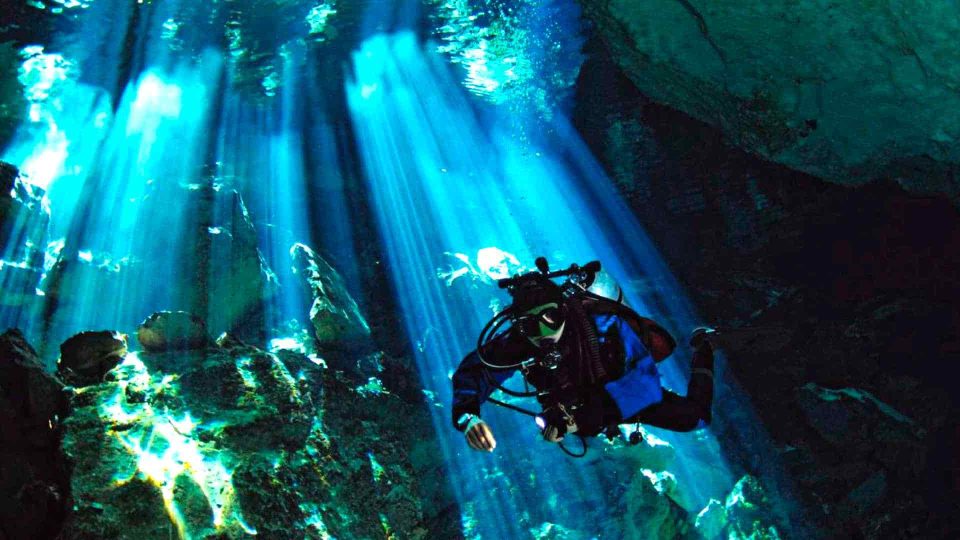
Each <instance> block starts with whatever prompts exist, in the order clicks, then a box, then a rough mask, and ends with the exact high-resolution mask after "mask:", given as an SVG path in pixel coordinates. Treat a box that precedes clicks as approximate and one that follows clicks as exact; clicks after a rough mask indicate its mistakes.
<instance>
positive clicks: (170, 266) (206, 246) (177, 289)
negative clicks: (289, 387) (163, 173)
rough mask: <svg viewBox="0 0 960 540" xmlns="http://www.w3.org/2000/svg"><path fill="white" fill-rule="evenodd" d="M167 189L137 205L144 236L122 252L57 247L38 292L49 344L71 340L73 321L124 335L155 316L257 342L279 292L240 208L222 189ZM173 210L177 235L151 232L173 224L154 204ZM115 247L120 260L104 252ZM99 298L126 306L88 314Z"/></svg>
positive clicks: (94, 240) (75, 244)
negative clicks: (177, 215) (187, 318)
mask: <svg viewBox="0 0 960 540" xmlns="http://www.w3.org/2000/svg"><path fill="white" fill-rule="evenodd" d="M170 184H172V185H166V186H163V187H157V188H155V189H156V190H157V191H155V192H151V193H149V195H148V196H145V197H144V202H143V205H142V209H141V214H140V221H141V222H143V223H144V224H145V225H144V227H145V231H143V232H142V233H141V235H140V236H137V237H136V238H135V239H134V240H132V241H131V242H130V243H129V245H126V244H124V245H122V246H115V245H114V244H112V243H110V242H104V240H103V238H102V237H99V236H94V237H91V238H81V239H77V240H74V241H72V242H71V243H70V244H68V245H67V246H65V247H64V249H63V250H62V252H61V253H60V254H59V258H58V260H57V262H56V263H55V264H54V266H53V268H52V269H51V270H50V272H48V274H47V278H46V279H45V280H44V283H43V284H42V286H41V288H42V289H43V291H44V293H45V294H46V296H47V300H48V302H47V305H48V306H49V311H50V312H51V313H52V317H51V318H52V319H53V320H52V322H51V324H50V327H51V328H52V330H51V331H52V332H53V334H54V336H55V337H58V336H60V335H62V334H66V335H65V336H64V337H62V338H60V339H65V338H66V337H67V336H69V335H72V334H74V333H76V331H77V330H78V329H77V328H76V326H75V323H74V321H76V320H82V321H83V324H85V325H89V326H94V327H106V328H120V329H121V330H123V331H128V329H127V328H124V327H123V326H122V325H123V324H125V323H127V322H128V321H131V320H135V319H136V318H140V317H143V316H144V315H146V314H148V313H153V312H156V311H159V310H170V311H188V312H190V313H196V314H198V315H200V316H202V317H204V321H205V322H206V324H207V327H208V328H209V329H211V331H215V332H218V333H219V332H223V331H230V332H231V333H234V334H235V335H237V336H238V337H241V338H257V337H260V336H259V333H260V332H262V329H263V327H264V325H263V306H264V302H265V301H269V300H270V299H271V298H272V297H273V295H274V294H275V293H276V291H277V290H278V287H279V285H278V284H277V280H276V276H274V274H273V272H272V271H271V270H270V269H269V267H268V266H267V264H266V263H265V262H264V260H263V258H262V256H261V254H260V251H259V249H258V247H257V234H256V231H255V230H254V228H253V225H252V223H251V221H250V219H249V216H248V215H247V211H246V208H245V207H244V205H243V201H242V200H241V198H240V196H239V195H238V194H237V193H236V192H235V191H231V190H227V189H222V188H217V187H210V186H195V185H188V186H180V185H177V184H176V183H175V182H171V183H170ZM151 188H152V186H151ZM171 200H176V201H178V202H182V204H183V211H182V215H183V216H186V217H184V218H183V220H184V221H185V222H184V223H179V224H178V225H179V226H180V227H181V228H182V229H183V230H182V231H179V233H178V234H168V232H167V231H162V230H157V228H160V227H162V226H163V224H166V223H168V222H169V219H170V218H169V215H168V214H169V208H168V205H167V206H163V205H162V204H161V203H162V202H168V201H171ZM107 226H109V224H101V223H94V224H92V225H91V226H90V227H91V228H92V229H97V228H99V227H107ZM151 233H152V234H151ZM161 233H162V234H161ZM84 243H89V244H92V245H93V246H100V249H93V248H89V249H88V248H87V247H86V246H85V245H84ZM71 244H72V245H71ZM104 244H106V245H104ZM121 247H122V249H124V250H125V251H124V252H123V253H110V252H108V251H103V250H109V249H114V248H117V249H120V248H121ZM158 284H160V285H159V286H158ZM105 297H106V298H112V297H120V298H123V299H124V301H123V302H122V303H119V304H115V305H111V306H110V308H109V309H95V310H91V309H90V305H91V304H94V303H95V304H96V305H99V303H100V302H101V299H102V298H105Z"/></svg>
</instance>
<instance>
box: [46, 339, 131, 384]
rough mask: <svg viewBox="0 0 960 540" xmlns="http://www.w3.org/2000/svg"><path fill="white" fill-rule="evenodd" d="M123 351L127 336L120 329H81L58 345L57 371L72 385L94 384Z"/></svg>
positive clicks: (116, 362)
mask: <svg viewBox="0 0 960 540" xmlns="http://www.w3.org/2000/svg"><path fill="white" fill-rule="evenodd" d="M126 355H127V336H125V335H123V334H121V333H120V332H112V331H109V330H103V331H100V332H81V333H79V334H77V335H75V336H73V337H72V338H70V339H68V340H66V341H64V342H63V344H62V345H60V359H59V360H58V361H57V373H58V374H59V375H60V377H61V378H62V379H63V381H64V382H66V383H67V384H70V385H73V386H87V385H89V384H96V383H98V382H100V381H101V380H103V376H104V375H105V374H106V373H107V372H108V371H110V370H111V369H113V367H114V366H116V365H117V364H119V363H120V361H121V360H123V357H124V356H126Z"/></svg>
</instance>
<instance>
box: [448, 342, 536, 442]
mask: <svg viewBox="0 0 960 540" xmlns="http://www.w3.org/2000/svg"><path fill="white" fill-rule="evenodd" d="M522 339H523V338H521V337H519V336H512V335H501V336H499V337H498V338H496V339H495V340H493V341H492V342H490V343H488V344H487V345H486V346H485V347H484V358H485V359H487V361H488V362H494V363H496V364H498V365H511V364H516V363H518V362H520V361H522V360H525V359H526V358H529V357H530V356H531V355H532V352H531V350H530V347H529V346H527V345H526V344H524V342H523V341H521V340H522ZM515 372H516V368H513V369H491V368H489V367H487V366H484V364H483V362H482V361H481V359H480V355H479V354H478V353H477V351H476V350H474V351H472V352H471V353H470V354H468V355H467V356H466V357H465V358H464V359H463V360H462V361H461V362H460V366H459V367H457V370H456V371H455V372H454V374H453V415H452V416H453V418H452V419H453V426H454V428H456V429H457V430H459V431H464V430H465V429H466V428H467V427H468V422H470V420H471V419H470V418H469V417H466V418H465V417H464V415H474V416H477V417H479V416H480V406H481V405H482V404H483V403H484V402H485V401H487V398H489V397H490V394H492V393H493V392H494V390H496V385H499V384H502V383H503V382H504V381H506V380H507V379H509V378H510V377H511V376H512V375H513V374H514V373H515Z"/></svg>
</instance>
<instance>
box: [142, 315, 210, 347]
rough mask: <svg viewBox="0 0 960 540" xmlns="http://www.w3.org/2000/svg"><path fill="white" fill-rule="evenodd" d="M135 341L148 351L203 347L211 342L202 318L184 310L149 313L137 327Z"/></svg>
mask: <svg viewBox="0 0 960 540" xmlns="http://www.w3.org/2000/svg"><path fill="white" fill-rule="evenodd" d="M137 341H139V342H140V345H142V346H143V349H144V350H146V351H150V352H162V351H167V350H171V349H203V348H205V347H207V346H209V345H210V342H211V340H210V336H209V335H208V334H207V327H206V324H204V322H203V319H201V318H200V317H197V316H195V315H192V314H190V313H187V312H185V311H160V312H158V313H154V314H153V315H150V316H149V317H147V320H145V321H143V323H141V324H140V327H139V328H137Z"/></svg>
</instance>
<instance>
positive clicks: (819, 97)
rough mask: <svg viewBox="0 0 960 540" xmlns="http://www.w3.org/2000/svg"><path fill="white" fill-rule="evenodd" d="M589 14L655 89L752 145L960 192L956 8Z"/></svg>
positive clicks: (799, 7)
mask: <svg viewBox="0 0 960 540" xmlns="http://www.w3.org/2000/svg"><path fill="white" fill-rule="evenodd" d="M581 4H582V5H583V7H584V12H585V14H586V15H587V17H588V18H590V19H592V20H593V21H594V22H595V24H596V28H597V30H598V32H599V33H600V35H601V36H602V37H603V38H604V41H605V42H606V44H607V46H608V47H609V48H610V50H611V51H612V52H613V55H614V57H615V59H616V61H617V63H618V64H619V66H620V67H621V68H622V69H623V70H624V71H625V73H626V74H627V76H628V77H629V78H630V79H631V80H632V81H633V82H634V84H636V86H637V87H638V88H639V89H640V91H641V92H643V93H644V94H646V95H647V96H649V97H650V98H652V99H653V100H654V101H656V102H659V103H662V104H665V105H668V106H670V107H673V108H676V109H679V110H681V111H683V112H685V113H687V114H689V115H691V116H693V117H695V118H698V119H700V120H703V121H705V122H707V123H710V124H712V125H714V126H718V127H719V128H720V129H722V130H723V132H724V134H725V135H726V136H727V138H728V139H729V140H730V141H731V142H733V143H735V144H736V145H738V146H740V147H742V148H745V149H748V150H751V151H754V152H757V153H759V154H761V155H762V156H764V157H766V158H768V159H771V160H773V161H777V162H779V163H783V164H785V165H787V166H790V167H792V168H795V169H798V170H801V171H804V172H808V173H810V174H813V175H815V176H819V177H821V178H825V179H830V180H833V181H837V182H841V183H846V184H851V183H852V184H856V183H862V182H864V181H868V180H871V179H874V178H878V177H893V178H897V179H899V180H900V181H901V183H903V184H904V185H905V186H907V187H908V189H914V190H918V191H923V192H946V193H948V194H951V195H953V196H954V197H956V196H957V195H958V193H960V184H958V183H957V181H956V180H955V179H954V178H953V176H952V173H951V171H952V169H953V168H954V167H955V166H956V165H957V164H958V163H960V128H958V126H960V107H958V105H960V95H958V94H957V92H956V88H957V87H958V86H960V69H958V67H957V66H960V51H958V50H957V48H956V46H955V41H956V40H955V36H956V35H957V33H958V32H960V18H958V16H957V15H958V12H957V6H956V5H954V4H952V3H944V2H937V1H933V0H928V1H922V2H920V3H895V4H890V3H885V2H881V3H877V2H868V1H855V2H835V3H828V4H824V3H822V2H816V1H812V0H802V1H799V2H796V1H787V0H775V1H772V2H737V1H734V0H722V1H719V2H704V1H702V0H682V1H676V0H653V1H645V2H634V1H632V0H582V1H581Z"/></svg>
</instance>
